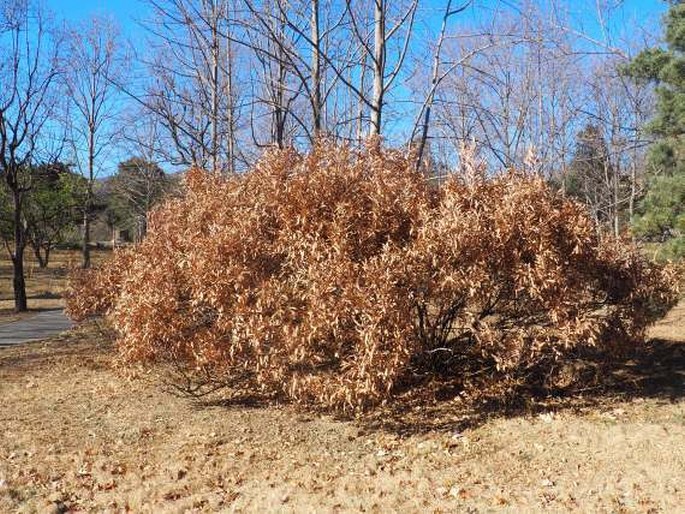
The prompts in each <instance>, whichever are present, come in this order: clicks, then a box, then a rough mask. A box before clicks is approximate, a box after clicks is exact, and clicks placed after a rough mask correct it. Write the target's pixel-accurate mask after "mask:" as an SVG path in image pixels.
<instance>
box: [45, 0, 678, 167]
mask: <svg viewBox="0 0 685 514" xmlns="http://www.w3.org/2000/svg"><path fill="white" fill-rule="evenodd" d="M44 1H45V3H46V4H47V7H48V8H49V9H50V10H51V11H52V12H53V13H54V14H55V15H56V18H57V19H58V20H65V21H67V22H70V21H71V22H81V21H85V20H88V19H89V18H92V17H93V16H99V15H107V16H112V17H113V18H114V19H115V20H116V21H117V22H118V25H119V27H120V29H121V32H122V35H123V36H124V37H125V38H127V39H128V40H130V41H131V42H132V43H133V47H134V48H136V47H137V48H141V46H140V45H139V44H138V42H139V41H144V39H145V38H146V37H147V33H146V31H145V30H144V29H142V28H141V27H140V26H139V24H138V22H139V21H141V20H145V19H146V18H147V17H148V16H149V12H150V8H149V6H148V4H147V3H146V0H44ZM389 1H390V2H392V1H393V0H389ZM460 1H461V0H453V3H454V4H456V5H459V3H460ZM464 1H465V0H464ZM529 1H532V2H538V3H539V4H540V5H541V6H543V7H548V6H550V5H551V4H552V2H551V0H473V3H472V5H471V6H470V7H469V8H468V9H467V10H466V11H465V12H464V13H462V14H460V15H459V16H458V19H453V21H451V23H450V29H451V31H453V32H455V33H459V31H460V30H463V28H464V27H468V26H473V24H474V22H476V21H477V20H488V19H491V18H492V16H494V15H496V14H495V13H496V12H497V11H499V12H501V11H502V10H509V9H516V8H517V7H518V6H519V5H521V4H523V3H528V2H529ZM600 1H601V2H603V3H609V4H612V5H617V6H620V7H618V8H617V9H615V10H613V11H612V12H613V13H614V14H613V16H612V18H611V19H609V20H605V21H606V23H607V25H608V26H609V29H610V30H611V31H612V32H613V37H614V38H615V43H614V44H616V45H617V46H621V47H625V45H626V42H627V44H628V46H631V47H633V50H634V51H635V50H637V49H639V48H640V47H641V46H642V45H643V44H644V41H645V37H644V34H643V33H642V32H646V33H648V34H652V35H655V34H659V33H660V30H659V28H658V24H659V20H660V18H661V16H662V15H663V13H664V12H665V11H666V10H667V8H668V4H667V2H665V1H664V0H623V1H621V0H600ZM596 2H597V0H556V1H555V3H556V4H559V5H561V6H562V7H561V8H562V9H563V10H564V11H565V12H566V13H567V16H568V17H569V18H570V20H571V22H572V24H573V26H574V27H575V28H576V29H577V30H578V31H579V32H582V33H583V34H585V35H588V36H590V37H592V38H596V39H598V40H602V39H603V36H604V35H603V34H602V31H601V30H600V24H599V23H598V20H597V15H596V11H595V6H596ZM236 3H238V4H239V3H240V2H239V0H237V1H236ZM445 4H446V0H420V4H419V5H420V15H419V18H418V20H417V21H418V23H419V26H420V27H421V29H420V30H425V31H427V32H429V33H435V32H436V31H437V30H438V29H439V26H440V23H441V18H442V12H443V9H444V7H445ZM636 26H637V27H639V28H640V29H642V30H641V31H640V30H638V31H637V33H633V32H630V33H627V34H626V33H623V34H621V33H620V32H621V30H622V28H623V27H636ZM614 31H615V32H614ZM624 32H625V30H624ZM431 40H432V38H430V37H428V38H425V41H431ZM619 40H620V42H619ZM407 119H409V118H407ZM388 128H391V130H393V129H394V130H396V131H398V133H400V132H402V129H401V127H399V126H396V127H388ZM106 167H107V168H109V171H110V172H111V171H112V170H113V169H114V165H109V166H106Z"/></svg>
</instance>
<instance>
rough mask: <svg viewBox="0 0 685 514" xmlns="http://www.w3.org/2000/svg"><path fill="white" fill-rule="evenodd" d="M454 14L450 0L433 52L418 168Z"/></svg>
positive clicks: (418, 154)
mask: <svg viewBox="0 0 685 514" xmlns="http://www.w3.org/2000/svg"><path fill="white" fill-rule="evenodd" d="M452 14H454V12H452V0H448V2H447V6H446V7H445V14H444V15H443V17H442V26H441V27H440V37H439V38H438V42H437V44H436V46H435V53H434V54H433V72H432V76H431V88H430V91H429V92H428V98H427V99H426V103H425V106H426V107H425V109H424V112H423V124H422V128H421V138H420V139H419V147H418V150H417V153H416V169H419V168H420V167H421V161H422V160H423V153H424V151H425V148H426V143H427V142H428V128H429V126H430V118H431V109H432V107H433V102H434V101H435V91H436V89H437V87H438V83H439V81H440V51H441V50H442V43H443V41H444V40H445V31H446V30H447V20H448V19H449V17H450V16H451V15H452Z"/></svg>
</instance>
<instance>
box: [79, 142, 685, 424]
mask: <svg viewBox="0 0 685 514" xmlns="http://www.w3.org/2000/svg"><path fill="white" fill-rule="evenodd" d="M467 161H468V159H467ZM186 189H187V192H186V193H185V195H184V196H183V197H182V198H180V199H174V200H171V201H169V202H167V203H166V204H164V205H163V206H162V207H161V208H159V209H157V210H156V211H155V212H154V213H153V214H152V215H151V217H150V224H149V232H148V236H147V238H146V239H145V240H144V241H143V242H142V243H141V244H139V245H137V246H134V247H131V248H129V249H125V250H119V251H118V252H117V253H116V254H115V257H114V259H113V260H112V261H111V262H109V263H107V264H105V265H104V266H103V267H102V268H100V269H96V270H92V271H88V272H85V273H83V274H79V275H77V276H75V277H74V278H73V280H72V286H71V290H70V292H69V294H68V298H67V300H68V312H69V314H70V315H71V316H72V317H73V318H74V319H77V320H80V319H84V318H86V317H88V316H91V315H98V314H104V315H106V316H107V319H108V320H110V321H111V323H112V325H113V327H114V328H115V330H116V332H117V334H118V347H119V349H120V352H121V356H122V358H123V359H124V361H128V362H144V363H150V364H151V363H166V364H172V365H173V366H174V367H175V368H176V369H181V370H183V371H184V372H185V373H186V374H187V375H188V376H194V377H196V378H199V377H204V380H205V383H206V384H210V385H216V384H231V383H236V382H241V383H242V384H243V385H247V386H249V387H253V388H255V389H256V390H259V391H263V392H268V393H272V394H278V395H281V396H283V397H287V398H290V399H292V400H295V401H299V402H306V403H313V404H318V405H323V406H326V407H331V408H334V409H337V410H345V411H354V410H359V409H363V408H366V407H368V406H371V405H374V404H376V403H378V402H379V401H382V400H384V399H387V398H389V397H391V396H392V395H393V393H394V392H395V391H396V390H397V388H398V385H400V384H402V385H404V386H406V385H407V384H410V383H411V384H414V385H415V386H416V387H418V386H419V384H422V383H425V381H424V382H417V381H416V380H414V377H416V376H417V375H423V376H436V377H437V376H441V377H445V376H447V377H453V378H454V377H456V378H459V377H460V376H462V375H463V376H464V381H463V384H464V387H467V388H468V387H469V386H468V384H469V383H471V382H469V381H468V380H466V378H465V377H466V375H467V370H468V375H469V376H472V374H473V373H474V372H475V373H479V374H480V375H481V376H483V377H485V382H483V381H482V380H481V382H480V385H479V387H482V384H483V383H486V384H487V383H491V384H520V383H533V382H539V383H540V384H542V383H543V382H544V377H545V374H546V373H547V372H549V370H551V369H552V368H553V367H554V366H555V365H556V363H558V362H560V361H561V360H563V359H564V358H566V357H567V356H568V355H570V354H572V353H573V352H577V351H578V350H579V349H582V348H586V347H600V348H607V349H610V350H612V351H613V350H615V349H620V348H621V347H625V346H626V345H631V344H632V343H634V342H636V341H639V340H640V339H641V338H643V336H644V331H645V327H647V326H648V325H649V324H650V323H652V322H653V321H654V320H655V319H657V318H658V317H659V316H660V315H662V314H663V313H664V312H665V310H666V309H667V308H668V307H670V306H671V305H672V304H673V302H674V301H675V298H676V291H675V285H674V284H675V280H674V273H673V271H672V270H671V269H670V268H668V267H660V266H658V265H656V264H652V263H650V262H648V261H647V260H645V259H644V258H643V257H642V256H641V254H640V253H639V252H638V250H637V249H636V248H635V247H634V246H632V245H631V244H630V243H629V242H627V241H623V240H609V241H603V240H601V239H599V238H598V236H597V231H596V227H595V226H594V225H593V223H592V221H591V219H590V217H589V216H588V215H587V213H586V212H585V210H584V208H583V207H582V206H581V205H579V204H578V203H576V202H574V201H572V200H569V199H565V198H563V197H562V196H560V195H559V194H557V193H555V192H553V191H551V190H550V189H549V188H548V187H547V185H546V184H545V182H544V181H543V180H542V179H540V178H539V177H536V176H531V175H527V174H525V173H521V172H516V171H510V172H506V173H503V174H499V175H496V176H494V177H488V176H487V175H486V173H485V170H484V169H482V167H478V166H475V165H474V164H473V163H470V162H467V163H466V164H465V165H464V166H463V169H462V170H461V172H460V173H457V174H455V176H454V177H453V178H452V179H450V181H449V182H448V183H447V184H446V185H445V186H444V187H442V188H440V189H439V190H436V189H434V188H431V187H430V186H429V185H428V184H427V182H426V180H425V178H424V177H423V176H422V175H421V174H420V173H418V172H416V171H414V169H413V166H412V162H411V161H410V160H407V159H405V157H403V156H402V155H401V154H400V153H398V152H394V151H388V150H381V149H378V148H371V149H368V150H365V151H361V152H356V151H353V150H351V149H349V148H345V147H340V146H333V145H323V144H321V145H319V146H317V147H316V148H314V149H313V150H312V151H311V153H309V154H308V155H300V154H298V153H296V152H295V151H293V150H286V151H277V152H272V153H270V154H268V155H267V156H266V157H265V158H264V159H263V160H262V161H261V162H260V163H259V164H257V165H256V166H255V168H254V169H253V170H252V171H250V172H249V173H246V174H244V175H241V176H235V177H230V178H222V177H217V176H213V175H210V174H207V173H205V172H203V171H200V170H193V171H191V172H189V174H188V176H187V178H186Z"/></svg>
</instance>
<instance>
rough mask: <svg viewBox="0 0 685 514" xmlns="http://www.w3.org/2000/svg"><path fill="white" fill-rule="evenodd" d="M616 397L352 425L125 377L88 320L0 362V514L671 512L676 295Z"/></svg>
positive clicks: (683, 377)
mask: <svg viewBox="0 0 685 514" xmlns="http://www.w3.org/2000/svg"><path fill="white" fill-rule="evenodd" d="M652 335H653V336H654V337H655V338H657V339H655V340H654V341H653V342H652V343H651V345H650V350H649V353H648V354H646V355H645V357H644V359H643V361H631V362H627V363H626V364H625V369H619V370H617V376H628V377H629V378H627V379H625V380H629V381H631V383H633V384H634V385H635V387H634V388H632V390H631V391H632V392H630V393H625V392H623V393H622V392H616V393H611V394H605V395H603V396H601V397H596V396H592V395H590V396H588V397H586V398H583V397H575V398H568V399H563V400H556V401H549V402H546V403H545V402H542V403H538V404H533V405H531V407H530V408H529V409H528V410H527V411H526V412H519V413H517V414H516V415H509V416H503V415H494V414H482V413H481V414H478V413H474V412H472V411H469V410H465V409H463V408H462V407H460V405H458V404H457V403H454V402H436V403H435V404H428V405H424V406H417V407H414V408H408V409H407V410H406V411H404V412H402V413H401V414H399V415H398V413H396V412H395V413H393V412H389V411H387V412H384V411H381V412H379V413H376V414H375V415H373V416H367V417H364V418H360V419H357V420H353V421H349V420H348V421H342V420H337V419H335V418H333V417H330V416H322V415H318V414H307V413H305V412H303V411H301V410H298V409H296V408H294V407H291V406H283V405H276V404H269V403H267V402H263V401H259V400H256V399H254V398H242V399H236V400H235V401H232V402H228V401H227V402H215V403H213V404H212V403H204V404H201V403H197V402H192V401H190V400H188V399H183V398H178V397H176V396H173V395H171V394H169V393H168V392H165V391H164V390H162V389H161V388H160V387H158V386H155V385H153V382H151V381H150V380H148V379H146V378H145V377H140V376H139V377H137V378H133V379H132V378H124V377H122V376H121V375H119V374H117V373H116V372H115V371H114V370H113V369H112V366H111V355H112V351H113V350H112V348H111V346H110V345H108V344H107V343H104V342H103V341H105V340H106V338H104V337H103V336H102V335H101V334H100V332H98V329H97V327H95V326H94V325H90V326H85V327H81V328H79V329H77V330H76V331H74V332H73V333H71V334H69V335H66V336H61V337H59V338H55V339H53V340H49V341H45V342H40V343H31V344H27V345H23V346H21V347H15V348H10V349H7V350H2V351H0V397H1V398H2V404H1V405H0V427H1V433H2V437H0V512H3V513H4V512H8V513H9V512H260V513H261V512H379V513H380V512H383V513H385V512H500V511H502V512H535V511H542V510H544V511H549V512H566V511H576V512H669V513H670V512H678V511H681V512H682V511H683V510H684V509H685V484H684V483H683V476H684V474H685V399H684V395H685V302H681V304H680V305H679V306H678V307H677V308H676V309H675V310H674V311H673V312H671V314H670V315H669V317H668V318H667V319H666V320H664V321H663V322H662V323H661V324H660V325H659V326H658V327H656V328H655V330H654V331H653V333H652Z"/></svg>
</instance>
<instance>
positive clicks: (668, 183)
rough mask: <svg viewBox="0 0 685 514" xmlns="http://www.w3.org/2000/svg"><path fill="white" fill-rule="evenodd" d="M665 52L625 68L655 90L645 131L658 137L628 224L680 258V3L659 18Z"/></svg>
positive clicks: (684, 105) (683, 230) (683, 48)
mask: <svg viewBox="0 0 685 514" xmlns="http://www.w3.org/2000/svg"><path fill="white" fill-rule="evenodd" d="M663 25H664V32H665V33H664V39H665V43H666V47H665V48H649V49H646V50H644V51H642V52H641V53H640V54H638V55H637V56H636V57H635V59H634V60H633V61H632V62H631V63H630V64H629V65H628V66H627V67H626V69H625V71H626V73H627V74H628V75H630V76H632V77H633V78H635V79H637V80H642V81H649V82H653V83H654V84H655V85H656V88H655V91H656V95H657V111H656V112H657V113H656V116H655V117H654V119H653V120H652V121H651V122H650V124H649V126H648V130H649V131H650V132H651V133H652V134H653V135H654V136H655V137H656V138H657V141H656V142H655V144H654V146H653V147H652V149H651V151H650V155H649V167H650V170H651V176H650V178H649V186H648V189H647V193H646V195H645V197H644V198H643V199H642V201H641V203H640V205H639V209H638V214H637V215H636V217H635V219H634V220H633V224H634V229H635V232H636V233H637V234H638V235H641V236H644V237H646V238H648V239H651V240H656V241H662V242H664V243H665V247H666V252H667V254H669V255H670V256H673V257H682V256H685V3H682V2H677V3H673V4H672V5H671V7H670V9H669V11H668V13H667V14H666V16H665V17H664V22H663Z"/></svg>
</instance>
